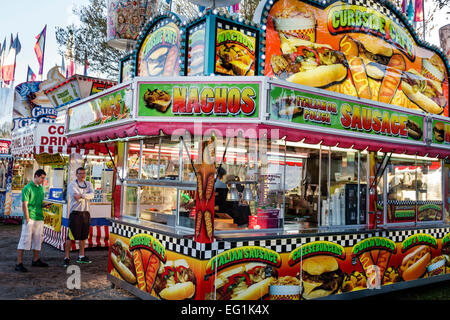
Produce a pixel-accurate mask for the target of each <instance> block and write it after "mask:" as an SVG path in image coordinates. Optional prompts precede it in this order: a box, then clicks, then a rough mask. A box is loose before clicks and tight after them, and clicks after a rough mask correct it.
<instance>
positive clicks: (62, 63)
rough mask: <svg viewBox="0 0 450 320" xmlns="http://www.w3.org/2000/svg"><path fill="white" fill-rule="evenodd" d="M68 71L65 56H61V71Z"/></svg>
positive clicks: (63, 72)
mask: <svg viewBox="0 0 450 320" xmlns="http://www.w3.org/2000/svg"><path fill="white" fill-rule="evenodd" d="M66 72H67V71H66V62H65V61H64V56H63V55H62V56H61V73H62V74H65V73H66ZM66 78H67V73H66Z"/></svg>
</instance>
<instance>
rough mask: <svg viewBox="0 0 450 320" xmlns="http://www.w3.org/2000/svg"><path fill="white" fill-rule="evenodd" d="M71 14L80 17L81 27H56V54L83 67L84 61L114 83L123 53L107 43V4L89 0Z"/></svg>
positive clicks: (97, 0)
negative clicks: (72, 59)
mask: <svg viewBox="0 0 450 320" xmlns="http://www.w3.org/2000/svg"><path fill="white" fill-rule="evenodd" d="M73 12H74V14H75V15H77V16H78V17H79V19H80V22H81V25H80V26H76V25H74V24H72V25H69V26H67V27H66V28H61V27H56V41H57V42H58V46H59V49H58V52H59V54H61V55H64V56H65V57H66V59H70V58H74V61H75V62H76V63H78V64H80V65H84V63H85V61H86V58H87V60H88V61H89V69H90V70H92V71H94V72H99V73H101V74H103V75H105V76H106V77H108V78H109V79H113V80H116V79H117V78H118V73H119V65H118V64H119V60H120V57H121V56H122V55H123V52H121V51H119V50H116V49H114V48H112V47H110V46H109V45H108V44H107V42H106V37H107V32H106V18H107V1H106V0H90V3H89V4H88V5H86V6H81V7H80V8H74V10H73Z"/></svg>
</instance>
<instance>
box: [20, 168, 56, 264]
mask: <svg viewBox="0 0 450 320" xmlns="http://www.w3.org/2000/svg"><path fill="white" fill-rule="evenodd" d="M46 175H47V174H46V173H45V171H44V170H42V169H39V170H37V171H36V172H35V174H34V178H33V181H32V182H30V183H29V184H27V185H26V186H25V187H24V188H23V190H22V210H23V224H22V233H21V235H20V240H19V245H18V246H17V265H16V271H20V272H27V271H28V270H27V269H26V268H25V267H24V266H23V263H22V258H23V252H24V250H30V249H33V262H32V266H33V267H48V264H46V263H44V262H42V261H41V259H39V252H40V251H41V244H42V241H43V238H44V213H43V211H42V208H43V207H46V206H48V205H43V200H44V188H43V187H42V183H43V182H44V180H45V177H46Z"/></svg>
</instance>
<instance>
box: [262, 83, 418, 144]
mask: <svg viewBox="0 0 450 320" xmlns="http://www.w3.org/2000/svg"><path fill="white" fill-rule="evenodd" d="M270 99H271V100H270V104H271V119H273V120H280V121H289V122H292V123H297V124H304V125H312V126H320V127H328V128H331V129H338V130H345V131H350V132H355V133H361V134H367V135H379V136H385V137H388V138H397V139H407V140H415V141H424V137H425V135H424V117H423V116H421V115H418V114H413V113H409V112H407V111H403V110H401V109H399V108H396V109H394V108H387V107H382V106H374V105H372V104H370V103H364V102H362V101H361V102H350V101H343V100H342V99H336V98H333V97H331V96H329V95H326V94H324V95H319V94H317V93H314V94H312V93H308V92H302V91H300V90H298V89H294V88H286V86H283V87H281V86H277V85H273V87H272V90H271V92H270Z"/></svg>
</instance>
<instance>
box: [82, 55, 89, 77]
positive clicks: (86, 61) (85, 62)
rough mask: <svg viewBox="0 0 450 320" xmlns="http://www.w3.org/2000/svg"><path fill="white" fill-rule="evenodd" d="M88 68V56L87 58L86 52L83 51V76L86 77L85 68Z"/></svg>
mask: <svg viewBox="0 0 450 320" xmlns="http://www.w3.org/2000/svg"><path fill="white" fill-rule="evenodd" d="M88 68H89V61H88V58H87V52H86V51H85V52H84V73H83V74H84V76H85V77H87V70H88Z"/></svg>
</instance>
